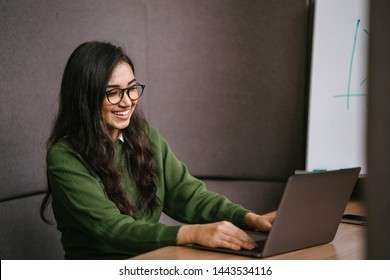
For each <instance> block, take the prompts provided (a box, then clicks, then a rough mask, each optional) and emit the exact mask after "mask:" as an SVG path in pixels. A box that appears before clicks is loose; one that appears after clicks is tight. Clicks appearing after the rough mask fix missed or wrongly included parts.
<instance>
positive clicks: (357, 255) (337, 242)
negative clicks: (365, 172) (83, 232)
mask: <svg viewBox="0 0 390 280" xmlns="http://www.w3.org/2000/svg"><path fill="white" fill-rule="evenodd" d="M345 213H348V214H358V215H364V209H363V206H362V203H361V202H359V201H350V202H349V203H348V205H347V208H346V211H345ZM365 235H366V227H365V226H361V225H354V224H345V223H341V224H340V226H339V228H338V230H337V233H336V236H335V238H334V240H333V241H332V242H330V243H328V244H324V245H319V246H315V247H311V248H306V249H302V250H298V251H293V252H289V253H285V254H280V255H276V256H272V257H269V258H265V259H278V260H337V259H346V260H356V259H365V258H366V257H365V256H366V252H365V239H366V238H365ZM133 259H137V260H156V259H162V260H244V259H252V260H253V258H249V257H244V256H238V255H232V254H223V253H216V252H209V251H203V250H197V249H193V248H189V247H185V246H167V247H163V248H160V249H158V250H155V251H152V252H148V253H145V254H142V255H139V256H137V257H135V258H133Z"/></svg>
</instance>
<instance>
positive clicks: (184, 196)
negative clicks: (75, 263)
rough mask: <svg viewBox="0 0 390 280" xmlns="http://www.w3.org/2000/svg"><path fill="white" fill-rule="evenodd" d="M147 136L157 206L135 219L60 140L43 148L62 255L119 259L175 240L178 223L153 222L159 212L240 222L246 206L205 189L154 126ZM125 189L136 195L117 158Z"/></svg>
mask: <svg viewBox="0 0 390 280" xmlns="http://www.w3.org/2000/svg"><path fill="white" fill-rule="evenodd" d="M150 136H151V140H152V143H153V148H154V152H155V160H156V164H157V167H158V170H159V175H158V177H157V196H158V198H159V199H160V201H161V206H160V207H158V208H156V209H155V210H154V212H153V213H152V214H151V215H150V214H144V215H141V216H140V217H137V219H134V218H133V217H130V216H128V215H124V214H121V213H120V211H119V210H118V208H117V207H116V205H115V204H114V203H113V202H112V201H111V200H110V199H108V197H107V195H106V193H105V191H104V187H103V185H102V182H101V180H100V179H99V177H98V176H97V175H96V174H95V173H94V172H93V171H92V170H90V169H89V168H88V167H87V164H86V162H85V161H84V159H83V158H82V157H81V156H80V155H79V154H78V153H76V152H75V151H74V150H73V149H72V148H71V147H70V145H69V144H67V142H66V141H65V140H61V141H59V142H58V143H56V144H54V145H53V146H52V147H51V148H50V150H49V151H48V153H47V158H46V160H47V172H48V178H49V184H50V187H51V191H52V196H53V200H52V205H53V211H54V215H55V219H56V222H57V228H58V230H59V231H61V233H62V236H61V242H62V245H63V248H64V250H65V258H66V259H125V258H129V257H131V256H135V255H137V254H140V253H144V252H147V251H151V250H154V249H157V248H160V247H163V246H167V245H176V238H177V232H178V230H179V227H180V226H168V225H164V224H161V223H159V219H160V216H161V213H162V212H164V213H166V214H167V215H168V216H170V217H172V218H174V219H176V220H178V221H180V222H182V223H207V222H215V221H221V220H227V221H231V222H232V223H234V224H235V225H237V226H239V227H244V226H245V225H244V216H245V214H246V213H247V212H248V210H246V209H244V208H243V207H241V206H239V205H236V204H233V203H231V202H230V201H229V200H228V199H227V198H225V197H223V196H221V195H218V194H216V193H213V192H210V191H207V190H206V187H205V185H204V183H203V182H202V181H199V180H198V179H196V178H194V177H193V176H191V175H190V174H189V172H188V170H187V168H186V166H185V165H184V164H183V163H181V162H180V161H179V160H178V159H177V158H176V157H175V155H174V154H173V152H172V151H171V150H170V148H169V146H168V145H167V142H166V141H165V140H164V139H163V138H162V137H161V135H160V134H159V133H158V131H157V130H156V129H155V128H150ZM115 144H116V145H117V153H118V157H117V158H119V159H120V158H123V157H122V156H121V155H123V143H121V141H119V140H118V141H117V142H116V143H115ZM117 164H118V165H119V168H120V170H124V172H123V182H124V186H125V189H126V191H127V192H128V193H129V194H130V197H132V199H133V201H135V202H137V194H136V192H135V189H134V185H133V182H132V180H131V177H130V175H129V173H128V172H127V171H126V168H125V162H124V160H122V161H120V160H118V162H117Z"/></svg>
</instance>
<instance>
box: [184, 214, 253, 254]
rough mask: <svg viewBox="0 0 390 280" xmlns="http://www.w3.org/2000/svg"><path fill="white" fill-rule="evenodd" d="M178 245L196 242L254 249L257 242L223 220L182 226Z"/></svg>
mask: <svg viewBox="0 0 390 280" xmlns="http://www.w3.org/2000/svg"><path fill="white" fill-rule="evenodd" d="M177 243H178V245H185V244H192V243H196V244H199V245H203V246H207V247H212V248H215V247H221V248H228V249H232V250H240V249H241V248H245V249H249V250H252V249H254V248H255V247H256V243H255V242H254V241H253V239H252V238H250V237H249V236H248V235H247V234H246V233H245V232H244V231H243V230H241V229H240V228H238V227H236V226H235V225H233V224H232V223H230V222H227V221H223V222H217V223H211V224H202V225H184V226H181V227H180V229H179V232H178V234H177Z"/></svg>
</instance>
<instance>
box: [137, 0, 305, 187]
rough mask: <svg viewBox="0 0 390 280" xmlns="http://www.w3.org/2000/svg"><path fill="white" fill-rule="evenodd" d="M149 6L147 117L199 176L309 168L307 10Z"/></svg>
mask: <svg viewBox="0 0 390 280" xmlns="http://www.w3.org/2000/svg"><path fill="white" fill-rule="evenodd" d="M150 3H153V4H150V5H149V6H148V8H149V9H148V17H149V19H150V20H149V21H148V35H149V36H148V37H147V38H148V41H147V44H148V52H147V61H148V64H147V85H148V88H147V93H146V95H145V99H147V100H146V108H145V110H146V113H147V116H148V118H149V120H150V121H151V122H152V124H154V125H156V126H157V127H158V128H160V130H161V132H162V133H163V134H164V135H165V136H166V137H167V138H168V141H169V143H170V144H171V146H172V148H173V149H174V151H175V152H176V154H177V155H178V157H179V158H180V159H182V160H183V161H184V162H185V163H186V164H187V165H188V166H189V168H190V170H191V171H192V172H193V173H194V174H195V175H198V176H202V177H233V178H235V177H239V178H261V179H263V180H285V179H286V178H287V176H288V175H290V174H291V173H292V172H294V169H298V168H303V167H304V157H305V152H304V150H305V85H306V84H305V83H306V71H307V69H306V63H307V60H306V55H307V35H308V7H307V6H306V1H235V0H230V1H192V0H186V1H173V0H170V1H159V2H158V3H156V2H150Z"/></svg>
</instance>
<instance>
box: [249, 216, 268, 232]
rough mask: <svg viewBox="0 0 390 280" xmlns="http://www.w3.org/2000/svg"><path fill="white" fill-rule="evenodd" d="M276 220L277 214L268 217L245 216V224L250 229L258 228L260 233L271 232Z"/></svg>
mask: <svg viewBox="0 0 390 280" xmlns="http://www.w3.org/2000/svg"><path fill="white" fill-rule="evenodd" d="M274 219H275V213H274V212H273V213H270V214H266V215H257V214H255V213H248V214H246V215H245V223H246V225H247V226H248V227H250V228H256V229H258V230H260V231H264V232H269V231H270V230H271V228H272V223H273V222H274Z"/></svg>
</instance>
